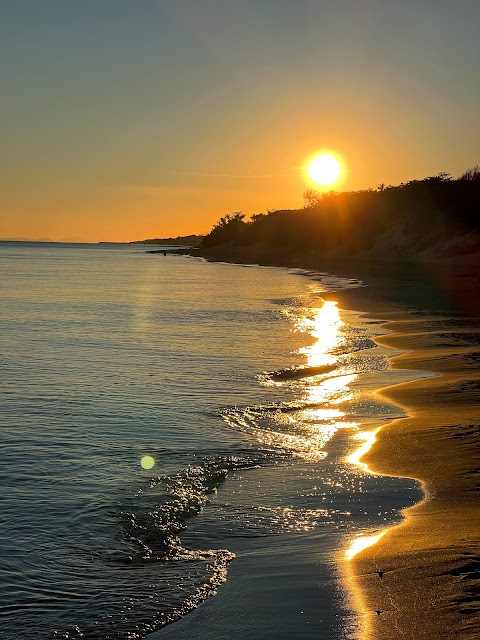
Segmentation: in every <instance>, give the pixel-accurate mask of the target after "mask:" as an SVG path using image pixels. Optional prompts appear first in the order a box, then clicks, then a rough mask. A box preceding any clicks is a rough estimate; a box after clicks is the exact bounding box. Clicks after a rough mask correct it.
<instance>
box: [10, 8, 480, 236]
mask: <svg viewBox="0 0 480 640" xmlns="http://www.w3.org/2000/svg"><path fill="white" fill-rule="evenodd" d="M479 27H480V2H478V1H473V0H458V1H456V2H453V1H442V0H436V1H433V0H432V1H426V0H423V1H422V0H419V1H415V2H413V1H411V0H403V1H402V2H399V1H390V0H383V1H379V0H378V1H377V0H376V1H372V0H356V1H354V0H350V1H342V0H335V1H332V2H327V1H325V2H324V1H321V0H315V1H313V0H295V1H294V0H289V1H287V0H208V1H206V0H196V1H190V0H188V1H187V0H171V1H168V2H167V1H159V0H149V1H145V0H130V1H126V0H81V1H79V0H2V1H1V3H0V70H1V77H2V84H1V102H0V122H1V127H2V144H1V146H0V163H1V167H2V171H1V178H0V182H1V184H0V189H1V194H2V195H1V196H0V206H1V220H2V222H1V226H0V237H16V236H26V237H40V236H48V237H51V238H53V239H63V238H70V237H75V238H81V239H85V240H104V239H112V240H129V239H136V238H143V237H152V236H166V235H176V234H177V233H178V234H183V233H189V232H205V231H208V230H209V228H210V227H211V224H212V223H213V222H214V221H216V220H217V219H218V218H219V217H220V216H221V215H224V214H225V213H228V212H231V211H236V210H242V211H244V212H246V213H255V212H260V211H265V210H266V209H267V208H270V209H271V208H280V207H297V206H300V205H301V203H302V193H303V191H304V190H305V189H306V188H307V187H308V185H306V184H305V181H304V178H303V173H302V171H301V169H300V167H301V166H302V164H303V163H304V162H305V159H306V158H307V157H308V156H309V155H310V154H311V153H312V152H314V151H315V150H316V149H322V148H329V149H332V150H334V151H337V152H338V153H340V154H341V155H342V156H343V158H344V161H345V166H346V168H347V173H346V174H345V180H344V184H343V188H345V189H359V188H366V187H370V186H376V185H377V184H378V183H380V182H384V183H398V182H402V181H405V180H409V179H412V178H421V177H424V176H426V175H432V174H435V173H438V172H439V171H447V172H451V173H452V174H454V175H458V174H459V173H461V172H463V171H464V170H465V169H467V168H468V167H469V166H472V165H474V164H476V163H478V162H480V126H479V124H480V122H479V120H480V117H479V116H480V73H479V70H478V61H479V60H480V37H479V35H478V33H479Z"/></svg>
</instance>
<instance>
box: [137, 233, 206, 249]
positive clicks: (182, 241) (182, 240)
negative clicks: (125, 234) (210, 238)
mask: <svg viewBox="0 0 480 640" xmlns="http://www.w3.org/2000/svg"><path fill="white" fill-rule="evenodd" d="M204 238H205V236H204V235H195V234H192V235H189V236H177V237H176V238H150V239H148V240H133V241H132V242H129V243H128V244H164V245H182V246H183V245H185V246H188V247H199V246H200V245H201V243H202V241H203V239H204Z"/></svg>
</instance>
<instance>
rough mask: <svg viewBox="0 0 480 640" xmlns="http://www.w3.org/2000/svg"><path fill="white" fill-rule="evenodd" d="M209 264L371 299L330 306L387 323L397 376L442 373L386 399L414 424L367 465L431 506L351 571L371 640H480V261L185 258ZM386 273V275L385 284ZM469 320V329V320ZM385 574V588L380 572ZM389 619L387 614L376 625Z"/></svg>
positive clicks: (382, 435) (382, 436) (384, 443)
mask: <svg viewBox="0 0 480 640" xmlns="http://www.w3.org/2000/svg"><path fill="white" fill-rule="evenodd" d="M181 253H183V254H188V255H194V256H197V257H203V258H205V259H207V260H209V261H222V262H235V263H242V264H252V263H254V264H260V265H262V266H279V267H287V268H294V269H305V270H312V271H313V270H316V271H320V270H321V272H328V273H333V274H338V275H342V276H347V277H350V278H360V279H362V280H363V281H364V282H365V283H366V284H367V285H368V286H367V288H359V289H349V290H342V291H339V292H338V293H335V294H332V295H327V296H326V298H327V299H328V298H330V297H334V298H335V299H336V300H338V301H339V306H340V307H341V308H344V309H355V310H356V311H361V312H365V313H367V314H368V315H372V314H375V315H376V316H377V317H381V318H385V323H384V324H383V327H384V328H386V329H387V330H388V331H389V333H388V334H387V335H385V336H381V337H379V338H378V339H376V342H378V344H380V345H385V346H390V347H394V348H396V349H399V350H401V351H402V352H403V353H402V354H401V355H398V356H395V357H393V358H392V359H391V366H392V369H410V370H423V371H426V370H428V371H432V372H435V373H437V374H438V375H436V376H433V377H428V378H419V379H417V380H414V381H409V382H404V383H400V384H397V385H394V386H390V387H386V388H383V389H381V390H379V391H378V392H377V393H378V396H379V397H380V398H384V399H386V400H387V401H390V402H393V403H395V404H398V405H399V406H401V407H403V408H404V410H405V413H406V417H404V418H400V419H398V420H395V421H393V422H391V423H389V424H385V425H384V426H382V427H381V429H380V430H379V432H378V433H377V434H376V440H375V442H374V444H373V446H372V447H371V448H370V450H369V451H368V452H366V453H365V454H364V455H363V456H362V458H361V461H362V463H365V464H367V465H368V467H369V468H370V469H371V470H372V471H373V472H375V473H380V474H382V475H390V476H396V477H410V478H414V479H416V480H418V481H419V482H420V484H421V486H422V490H423V492H424V497H423V499H422V500H421V501H420V502H419V503H417V504H415V505H414V506H413V507H409V508H407V509H404V510H403V512H402V516H403V517H404V520H403V521H402V522H401V523H400V524H398V525H394V526H393V527H389V528H387V529H386V530H385V531H386V533H385V534H384V535H382V536H381V538H380V539H379V540H378V541H377V542H376V543H375V544H373V545H372V546H370V547H368V548H366V549H364V550H363V551H361V552H359V553H358V554H357V555H355V557H354V558H353V559H352V560H350V561H349V563H348V566H346V571H347V576H348V578H347V580H348V583H349V584H348V588H349V591H350V593H351V595H352V600H353V603H354V606H355V609H356V610H357V613H358V614H359V616H360V620H361V624H363V629H362V631H361V632H360V635H359V638H360V639H361V640H397V639H398V640H400V638H402V639H405V638H409V639H410V638H411V639H412V640H418V639H420V638H425V639H433V638H435V639H439V640H441V639H443V638H444V639H445V640H447V639H458V640H474V638H477V637H479V634H480V603H479V585H480V553H479V550H478V543H479V534H478V522H480V508H479V506H478V504H477V502H478V500H477V498H478V493H476V492H478V488H479V487H478V479H479V476H480V470H479V469H478V456H476V452H477V451H476V450H478V449H477V448H478V445H479V442H480V426H479V421H478V399H479V396H480V372H479V370H478V363H479V362H480V354H479V353H478V352H477V350H476V349H478V345H479V344H480V325H479V316H480V305H479V302H478V301H477V299H476V297H475V289H476V288H478V284H477V283H478V281H479V274H480V269H479V265H478V260H477V258H476V256H472V257H471V258H469V257H466V258H461V259H454V260H451V261H443V262H439V261H437V262H430V263H424V262H423V263H421V262H416V261H415V260H414V259H409V260H403V261H400V262H393V261H381V262H380V263H379V262H375V261H372V260H364V261H362V260H352V259H346V260H343V261H342V260H338V259H336V260H325V262H323V263H322V261H320V260H319V259H318V258H317V259H316V260H308V259H307V260H305V261H302V263H300V262H298V261H295V262H294V263H293V264H292V259H291V258H290V257H289V256H288V255H285V256H283V258H282V259H275V258H279V256H278V255H277V256H276V257H275V256H268V257H266V256H260V255H258V254H257V255H253V254H252V252H250V253H249V255H246V254H245V252H243V254H242V252H241V251H237V252H230V255H229V252H228V251H225V250H224V251H216V252H215V253H213V252H205V251H203V252H202V251H201V250H188V251H181ZM379 266H380V267H381V268H382V272H381V274H379V273H378V270H379ZM468 318H470V319H468ZM379 571H380V572H381V576H380V574H379V573H378V572H379ZM376 612H381V613H376Z"/></svg>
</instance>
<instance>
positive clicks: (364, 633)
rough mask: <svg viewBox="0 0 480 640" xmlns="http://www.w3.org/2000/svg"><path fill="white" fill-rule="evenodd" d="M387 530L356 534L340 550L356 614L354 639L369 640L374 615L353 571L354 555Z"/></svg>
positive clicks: (378, 538)
mask: <svg viewBox="0 0 480 640" xmlns="http://www.w3.org/2000/svg"><path fill="white" fill-rule="evenodd" d="M387 531H388V529H383V530H382V531H377V532H376V533H374V534H370V535H366V536H365V535H360V536H356V537H354V538H352V539H351V540H350V542H349V545H348V547H347V548H346V549H345V550H344V551H343V552H342V554H343V560H345V561H343V562H342V563H341V566H342V571H343V573H344V576H345V580H346V582H347V583H348V588H349V597H350V599H351V600H350V602H351V605H352V607H353V609H354V610H355V611H356V612H357V615H358V617H357V620H356V623H355V629H354V634H353V635H352V637H354V638H355V640H370V638H371V637H372V615H374V613H373V612H372V611H371V610H370V609H369V608H368V606H367V603H366V601H365V594H364V592H363V590H362V588H361V587H360V585H359V582H358V579H357V575H356V573H355V568H354V565H355V557H356V556H357V555H358V554H359V553H360V552H361V551H364V550H365V549H368V548H369V547H371V546H373V545H374V544H376V543H377V542H378V541H379V540H380V539H381V538H382V537H383V536H384V535H385V534H386V533H387ZM352 560H353V562H352Z"/></svg>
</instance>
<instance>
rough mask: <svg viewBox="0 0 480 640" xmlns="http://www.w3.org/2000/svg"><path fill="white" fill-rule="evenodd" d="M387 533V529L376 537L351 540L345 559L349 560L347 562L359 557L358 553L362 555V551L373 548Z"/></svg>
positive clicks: (370, 536) (369, 536) (375, 535)
mask: <svg viewBox="0 0 480 640" xmlns="http://www.w3.org/2000/svg"><path fill="white" fill-rule="evenodd" d="M386 533H387V529H383V530H382V531H380V532H379V533H376V534H374V535H368V536H358V537H356V538H353V539H352V540H350V544H349V545H348V548H347V550H346V551H345V557H346V558H347V560H351V559H352V558H354V557H355V556H356V555H357V553H360V551H363V550H364V549H368V547H371V546H372V545H374V544H375V543H376V542H378V541H379V540H380V538H381V537H382V536H384V535H385V534H386Z"/></svg>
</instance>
